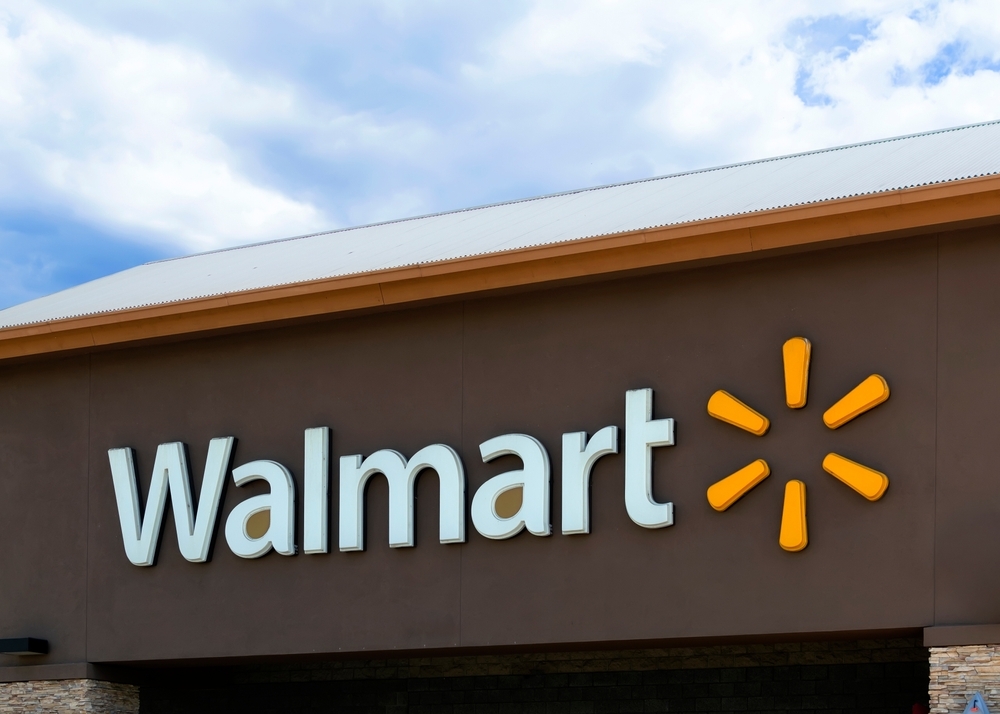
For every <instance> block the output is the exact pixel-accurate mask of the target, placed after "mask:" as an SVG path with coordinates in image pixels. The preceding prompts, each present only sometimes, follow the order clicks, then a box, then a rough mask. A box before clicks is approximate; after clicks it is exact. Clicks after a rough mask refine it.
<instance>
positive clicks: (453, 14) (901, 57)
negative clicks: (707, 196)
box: [0, 0, 1000, 307]
mask: <svg viewBox="0 0 1000 714" xmlns="http://www.w3.org/2000/svg"><path fill="white" fill-rule="evenodd" d="M998 118H1000V12H998V11H997V5H996V0H941V1H940V2H915V1H914V2H905V1H890V0H864V1H863V2H861V1H858V2H854V1H853V0H845V1H843V2H837V1H835V0H822V1H819V0H816V1H812V0H788V1H782V0H773V1H765V0H757V1H754V0H740V1H738V2H725V1H721V0H704V1H703V2H697V3H695V2H687V1H682V0H675V1H671V0H616V1H612V0H505V1H504V2H495V1H492V0H491V1H486V0H483V1H482V2H479V1H477V0H412V1H409V2H407V1H403V0H383V1H377V0H365V1H363V2H362V1H361V0H357V1H355V2H347V1H341V2H322V1H320V0H316V1H314V2H291V1H290V0H287V1H279V0H271V1H270V2H266V1H263V0H241V2H239V3H234V2H222V1H221V0H219V1H216V0H197V1H196V2H195V1H192V2H188V1H185V0H169V1H168V0H146V1H145V2H142V3H137V2H134V1H125V0H88V1H87V2H78V1H73V2H70V1H69V0H50V1H49V2H32V1H30V0H24V1H22V0H0V307H4V306H8V305H12V304H15V303H18V302H22V301H24V300H28V299H31V298H33V297H36V296H39V295H43V294H47V293H50V292H54V291H56V290H59V289H61V288H64V287H67V286H70V285H74V284H76V283H80V282H83V281H85V280H89V279H92V278H95V277H98V276H101V275H105V274H107V273H110V272H114V271H117V270H120V269H123V268H126V267H129V266H131V265H135V264H137V263H141V262H145V261H148V260H154V259H157V258H161V257H166V256H175V255H182V254H186V253H192V252H198V251H203V250H210V249H213V248H218V247H223V246H230V245H236V244H240V243H248V242H256V241H261V240H268V239H272V238H281V237H287V236H291V235H298V234H303V233H309V232H314V231H320V230H324V229H331V228H337V227H343V226H349V225H358V224H364V223H370V222H374V221H380V220H384V219H389V218H399V217H404V216H411V215H419V214H423V213H430V212H434V211H441V210H448V209H453V208H462V207H467V206H471V205H477V204H483V203H490V202H495V201H503V200H507V199H513V198H520V197H525V196H532V195H538V194H543V193H551V192H554V191H562V190H566V189H572V188H580V187H585V186H592V185H598V184H605V183H612V182H617V181H625V180H629V179H636V178H644V177H649V176H655V175H662V174H666V173H672V172H675V171H680V170H685V169H692V168H699V167H706V166H714V165H719V164H725V163H731V162H735V161H742V160H746V159H753V158H761V157H766V156H773V155H779V154H785V153H791V152H796V151H803V150H809V149H815V148H822V147H826V146H833V145H839V144H846V143H852V142H857V141H865V140H869V139H877V138H884V137H888V136H897V135H900V134H907V133H913V132H919V131H926V130H932V129H938V128H943V127H949V126H957V125H961V124H969V123H973V122H980V121H988V120H992V119H998Z"/></svg>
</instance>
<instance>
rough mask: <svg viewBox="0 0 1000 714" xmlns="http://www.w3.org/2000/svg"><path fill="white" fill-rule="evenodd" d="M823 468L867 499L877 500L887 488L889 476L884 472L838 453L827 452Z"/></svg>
mask: <svg viewBox="0 0 1000 714" xmlns="http://www.w3.org/2000/svg"><path fill="white" fill-rule="evenodd" d="M823 470H824V471H826V472H827V473H828V474H830V475H831V476H833V477H834V478H837V479H839V480H841V481H843V482H844V483H846V484H847V485H848V486H850V487H851V488H853V489H854V490H855V491H857V492H858V493H860V494H861V495H862V496H864V497H865V498H867V499H868V500H869V501H877V500H879V499H880V498H882V495H883V494H884V493H885V490H886V489H887V488H889V478H888V477H887V476H886V475H885V474H884V473H882V472H881V471H876V470H875V469H870V468H868V467H867V466H864V465H862V464H859V463H857V462H855V461H851V460H850V459H845V458H844V457H843V456H841V455H840V454H827V455H826V458H825V459H823Z"/></svg>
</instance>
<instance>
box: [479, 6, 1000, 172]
mask: <svg viewBox="0 0 1000 714" xmlns="http://www.w3.org/2000/svg"><path fill="white" fill-rule="evenodd" d="M831 23H832V24H839V25H840V26H842V27H845V28H846V27H851V26H857V27H862V28H864V29H865V32H864V34H863V36H862V37H855V38H851V37H849V36H846V35H845V36H844V37H842V38H840V40H841V42H840V43H837V44H834V45H831V46H828V47H822V46H819V47H817V42H815V41H814V40H815V39H816V37H817V36H819V35H823V33H824V32H826V30H825V29H824V25H829V24H831ZM848 34H850V33H848ZM820 39H828V38H820ZM490 49H491V53H490V58H489V60H488V61H487V62H485V63H483V64H482V65H481V66H480V67H478V68H477V71H474V72H473V71H470V72H468V73H467V76H469V77H472V78H475V79H476V81H480V82H493V83H499V84H505V83H516V82H523V81H525V78H526V77H534V78H537V77H540V76H548V77H549V78H550V80H551V81H552V82H553V83H556V81H557V80H556V77H558V76H565V77H571V76H574V75H577V74H581V73H583V74H592V75H593V74H597V73H599V72H601V71H607V70H613V69H615V68H619V69H621V68H626V67H628V66H629V65H632V66H642V67H646V68H647V71H648V72H649V73H650V74H651V76H652V78H651V79H650V82H649V90H648V91H649V94H648V97H647V98H645V99H640V100H639V101H637V102H636V104H634V105H631V106H627V105H626V106H621V107H620V111H621V114H622V116H623V122H622V124H623V126H624V125H626V124H627V121H626V120H625V118H627V117H631V118H632V119H633V120H634V121H635V122H636V124H637V125H638V126H642V127H645V128H646V130H648V131H649V132H650V138H651V139H653V141H651V142H650V143H649V144H648V152H649V155H650V156H651V159H652V161H653V163H654V164H655V165H656V167H657V169H658V171H660V172H666V171H671V170H677V169H682V168H693V166H691V165H690V163H689V162H690V158H691V156H692V155H694V156H697V157H698V160H700V162H701V164H702V165H706V164H715V163H725V162H731V161H737V160H744V159H752V158H759V157H762V156H771V155H777V154H783V153H790V152H795V151H803V150H808V149H815V148H821V147H825V146H831V145H838V144H844V143H850V142H855V141H862V140H867V139H877V138H882V137H887V136H895V135H899V134H905V133H910V132H917V131H924V130H931V129H936V128H942V127H946V126H954V125H960V124H967V123H973V122H977V121H987V120H991V119H996V118H1000V104H998V103H997V102H996V101H995V98H996V97H997V96H1000V72H998V69H1000V12H998V11H997V5H996V3H995V0H942V2H938V3H922V2H915V1H912V0H911V1H898V2H891V1H885V2H853V1H851V0H847V1H844V2H828V1H820V0H816V1H807V0H800V1H791V0H790V1H787V2H779V1H767V2H763V1H758V2H748V1H745V0H743V1H740V2H734V1H733V2H721V1H720V2H705V3H665V2H660V1H659V0H621V1H618V2H612V1H611V0H573V1H570V0H538V2H535V3H534V4H533V6H532V9H531V11H530V12H529V13H528V14H527V15H526V16H525V17H524V18H523V19H522V20H521V21H520V22H518V23H517V24H515V25H514V26H513V27H511V28H509V29H508V30H507V31H506V32H505V33H504V34H502V35H501V36H500V37H498V38H497V40H496V41H495V42H494V43H493V45H492V46H491V48H490ZM935 62H939V63H940V64H941V65H942V66H941V68H940V69H941V71H942V72H943V73H944V75H945V76H944V77H943V78H940V77H935V76H933V74H934V71H935V70H934V67H933V64H934V63H935ZM976 67H979V69H978V71H976ZM679 157H683V158H679Z"/></svg>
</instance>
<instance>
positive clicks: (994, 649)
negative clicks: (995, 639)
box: [928, 645, 1000, 714]
mask: <svg viewBox="0 0 1000 714" xmlns="http://www.w3.org/2000/svg"><path fill="white" fill-rule="evenodd" d="M930 663H931V673H930V685H929V687H928V692H929V694H930V709H931V714H951V713H952V712H958V714H961V713H962V712H963V711H965V706H966V704H967V703H968V701H969V699H971V698H972V695H973V694H975V693H976V692H980V693H981V694H982V695H983V699H985V700H986V706H987V707H989V708H990V711H993V712H997V711H1000V645H965V646H962V647H931V648H930Z"/></svg>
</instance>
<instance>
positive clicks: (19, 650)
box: [0, 637, 49, 655]
mask: <svg viewBox="0 0 1000 714" xmlns="http://www.w3.org/2000/svg"><path fill="white" fill-rule="evenodd" d="M48 653H49V641H48V640H39V639H35V638H34V637H11V638H9V639H6V640H0V654H5V655H43V654H48Z"/></svg>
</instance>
